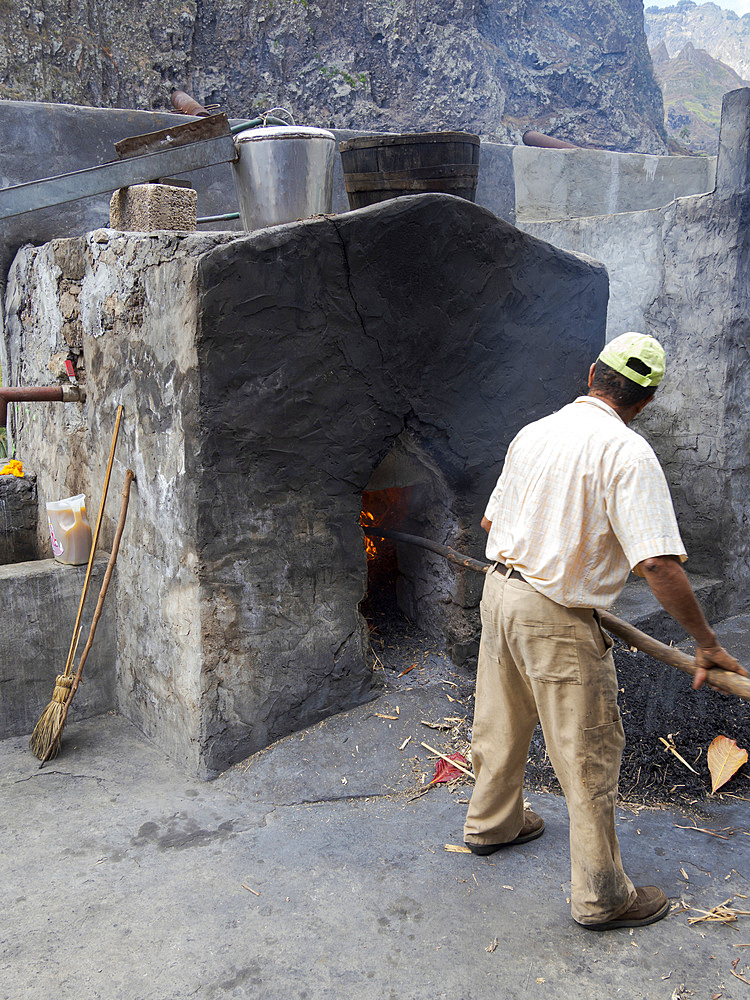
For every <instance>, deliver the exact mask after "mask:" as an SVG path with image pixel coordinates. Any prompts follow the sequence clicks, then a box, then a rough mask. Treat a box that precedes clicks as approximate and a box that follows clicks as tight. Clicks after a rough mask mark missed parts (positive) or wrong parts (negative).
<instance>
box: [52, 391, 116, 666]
mask: <svg viewBox="0 0 750 1000" xmlns="http://www.w3.org/2000/svg"><path fill="white" fill-rule="evenodd" d="M121 419H122V406H119V407H118V408H117V419H116V420H115V430H114V433H113V435H112V444H111V445H110V448H109V461H108V462H107V471H106V473H105V476H104V489H103V490H102V499H101V503H100V504H99V516H98V517H97V519H96V528H95V529H94V535H93V537H92V539H91V551H90V552H89V561H88V565H87V566H86V576H85V577H84V579H83V591H82V592H81V600H80V601H79V602H78V614H77V615H76V623H75V625H74V626H73V638H72V639H71V640H70V649H69V650H68V658H67V660H66V661H65V670H63V674H64V676H65V677H69V676H70V671H71V670H72V668H73V657H74V656H75V648H76V646H77V644H78V643H77V636H78V631H79V629H80V626H81V618H82V617H83V606H84V604H85V603H86V595H87V594H88V591H89V583H90V581H91V571H92V569H93V567H94V556H95V555H96V546H97V544H98V542H99V531H100V530H101V526H102V516H103V514H104V504H105V502H106V500H107V490H108V489H109V477H110V476H111V474H112V462H113V461H114V458H115V447H116V446H117V435H118V434H119V433H120V420H121Z"/></svg>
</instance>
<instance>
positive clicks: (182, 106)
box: [172, 90, 211, 118]
mask: <svg viewBox="0 0 750 1000" xmlns="http://www.w3.org/2000/svg"><path fill="white" fill-rule="evenodd" d="M172 107H173V108H174V109H175V111H180V112H181V113H182V114H183V115H195V117H196V118H199V117H200V118H203V117H205V116H206V115H210V114H211V112H210V111H207V110H206V109H205V108H204V107H203V105H202V104H199V103H198V102H197V101H196V100H195V98H194V97H191V96H190V94H186V93H185V91H184V90H175V91H174V93H173V94H172Z"/></svg>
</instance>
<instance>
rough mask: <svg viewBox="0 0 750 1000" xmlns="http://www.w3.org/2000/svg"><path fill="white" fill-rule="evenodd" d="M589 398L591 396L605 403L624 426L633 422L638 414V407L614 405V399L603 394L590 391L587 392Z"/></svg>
mask: <svg viewBox="0 0 750 1000" xmlns="http://www.w3.org/2000/svg"><path fill="white" fill-rule="evenodd" d="M589 396H592V397H593V398H594V399H600V400H601V401H602V403H606V404H607V406H610V407H611V408H612V409H613V410H614V411H615V413H616V414H617V416H618V417H619V418H620V420H622V422H623V423H624V424H629V423H630V422H631V420H633V418H634V417H636V416H637V415H638V414H639V413H640V407H636V406H621V405H620V404H619V403H616V402H615V400H614V399H612V398H611V397H610V396H607V395H606V394H605V393H603V392H597V391H596V390H594V389H592V390H590V391H589Z"/></svg>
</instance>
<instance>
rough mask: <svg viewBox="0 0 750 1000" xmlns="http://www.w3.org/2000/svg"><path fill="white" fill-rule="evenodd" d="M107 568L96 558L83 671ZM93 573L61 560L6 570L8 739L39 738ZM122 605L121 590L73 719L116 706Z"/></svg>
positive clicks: (2, 723)
mask: <svg viewBox="0 0 750 1000" xmlns="http://www.w3.org/2000/svg"><path fill="white" fill-rule="evenodd" d="M105 567H106V559H103V558H97V559H96V560H95V561H94V566H93V570H92V574H91V584H90V587H89V597H88V599H87V601H86V606H85V609H84V613H83V618H82V623H83V629H82V633H81V639H80V642H79V644H78V657H77V658H76V660H75V665H74V666H75V667H77V666H78V658H80V654H81V653H82V652H83V648H84V646H85V645H86V640H87V637H88V634H89V628H90V626H91V618H92V615H93V612H94V608H95V607H96V599H97V596H98V594H99V589H100V587H101V583H102V578H103V576H104V570H105ZM85 574H86V567H85V566H63V565H62V563H58V562H56V561H55V560H54V559H40V560H36V561H33V562H24V563H17V564H14V565H6V566H0V595H1V598H0V599H1V600H2V614H0V739H7V738H8V737H9V736H21V735H25V734H29V733H31V731H32V729H33V728H34V726H35V725H36V723H37V720H38V719H39V716H40V715H41V713H42V711H43V710H44V708H45V706H46V705H47V704H48V703H49V701H50V700H51V699H52V692H53V690H54V687H55V677H56V676H57V675H58V674H60V673H62V671H63V670H64V668H65V663H66V660H67V657H68V650H69V648H70V640H71V636H72V634H73V625H74V623H75V619H76V612H77V610H78V604H79V602H80V598H81V591H82V589H83V579H84V576H85ZM116 579H117V578H116V576H115V581H116ZM115 603H116V599H115V587H114V585H113V587H112V588H111V590H110V591H109V595H108V597H107V600H106V601H105V603H104V608H103V611H102V616H101V618H100V619H99V623H98V625H97V629H96V636H95V639H94V643H93V645H92V647H91V652H90V653H89V656H88V658H87V660H86V666H85V668H84V683H82V684H81V685H80V686H79V688H78V691H77V692H76V696H75V702H74V703H73V707H72V708H71V717H72V714H73V713H75V716H76V717H77V718H79V719H81V718H84V719H85V718H86V717H88V716H91V715H101V713H102V712H107V711H110V710H111V709H113V708H114V707H115V679H116V658H117V646H116V642H115Z"/></svg>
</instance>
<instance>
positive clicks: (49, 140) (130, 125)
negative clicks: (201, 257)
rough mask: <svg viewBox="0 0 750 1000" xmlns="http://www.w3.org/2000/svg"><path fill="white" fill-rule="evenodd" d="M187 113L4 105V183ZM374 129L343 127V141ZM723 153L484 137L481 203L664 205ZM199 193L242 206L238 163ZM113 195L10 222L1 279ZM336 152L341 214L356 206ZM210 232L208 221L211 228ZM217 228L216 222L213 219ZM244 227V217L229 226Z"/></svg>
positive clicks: (213, 201)
mask: <svg viewBox="0 0 750 1000" xmlns="http://www.w3.org/2000/svg"><path fill="white" fill-rule="evenodd" d="M189 120H190V119H187V118H185V116H183V115H174V114H170V113H167V112H165V113H157V112H149V111H125V110H116V109H102V108H83V107H74V106H71V105H64V104H34V103H31V102H25V101H2V102H0V185H2V186H3V187H7V186H9V185H11V184H19V183H22V182H24V181H29V180H35V179H37V178H39V177H45V176H50V175H52V174H57V173H63V172H66V171H71V170H78V169H81V168H83V167H90V166H93V165H95V164H97V163H104V162H107V161H108V160H113V159H115V158H116V157H115V151H114V143H115V142H116V141H118V140H119V139H124V138H126V137H129V136H132V135H139V134H141V133H144V132H153V131H156V130H158V129H161V128H166V127H167V126H168V125H169V124H171V123H174V122H176V123H178V124H180V123H184V122H186V121H189ZM359 134H365V133H358V132H352V131H349V130H336V132H335V135H336V137H337V139H339V140H340V141H341V140H343V139H345V138H349V137H351V136H353V135H359ZM714 173H715V158H713V157H685V156H682V157H680V156H650V155H641V154H636V153H609V152H606V151H604V150H549V149H538V148H532V147H527V146H506V145H501V144H499V143H492V142H485V143H482V146H481V151H480V174H479V185H478V188H477V198H476V200H477V204H479V205H481V206H483V207H484V208H487V209H489V210H490V211H491V212H493V213H494V214H495V215H497V216H498V218H501V219H505V220H506V221H507V222H511V223H515V221H516V215H517V217H518V219H519V220H524V221H529V220H543V219H559V218H573V217H578V216H588V215H602V214H609V213H612V212H623V211H631V210H634V209H638V208H641V209H643V208H655V207H659V206H661V205H665V204H667V203H668V202H669V201H672V200H673V199H674V198H675V197H678V196H680V195H686V194H696V193H700V192H704V191H710V190H712V189H713V186H714ZM184 178H185V179H189V180H190V181H191V182H192V183H193V186H194V187H195V188H196V190H197V192H198V216H199V218H200V217H203V216H210V215H219V214H224V213H227V212H235V211H237V198H236V194H235V191H234V179H233V175H232V170H231V167H230V166H229V165H228V164H222V165H219V166H216V167H210V168H207V169H205V170H200V171H194V172H193V173H191V174H185V175H184ZM108 206H109V196H101V197H96V198H88V199H85V200H83V201H78V202H69V203H67V204H66V205H63V206H59V207H56V208H52V209H44V210H40V211H37V212H31V213H27V214H25V215H23V216H19V217H18V218H17V219H13V220H8V221H4V223H3V227H2V230H3V231H2V234H1V235H0V277H2V278H4V275H5V272H6V271H7V268H8V266H9V265H10V262H11V260H12V259H13V255H14V254H15V252H16V250H17V249H18V247H19V246H21V245H23V244H24V243H34V244H37V245H38V244H42V243H45V242H47V241H48V240H50V239H53V238H54V237H58V236H75V235H78V234H81V233H85V232H88V231H90V230H92V229H96V228H98V227H102V226H106V225H108V222H109V208H108ZM348 207H349V206H348V202H347V199H346V192H345V191H344V183H343V172H342V170H341V163H340V159H339V158H338V157H337V163H336V172H335V183H334V195H333V211H334V212H342V211H346V210H347V209H348ZM203 228H205V227H203ZM214 228H216V226H215V225H214ZM221 228H222V229H227V230H235V229H238V228H239V224H238V223H231V222H230V223H221Z"/></svg>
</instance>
